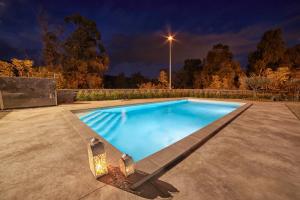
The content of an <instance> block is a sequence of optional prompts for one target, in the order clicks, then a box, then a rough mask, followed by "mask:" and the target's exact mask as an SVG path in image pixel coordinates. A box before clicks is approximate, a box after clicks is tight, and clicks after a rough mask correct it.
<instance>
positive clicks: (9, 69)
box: [0, 60, 16, 76]
mask: <svg viewBox="0 0 300 200" xmlns="http://www.w3.org/2000/svg"><path fill="white" fill-rule="evenodd" d="M15 74H16V70H15V69H14V67H13V65H12V64H11V63H9V62H5V61H2V60H0V76H14V75H15Z"/></svg>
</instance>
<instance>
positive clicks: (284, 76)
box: [264, 67, 291, 90]
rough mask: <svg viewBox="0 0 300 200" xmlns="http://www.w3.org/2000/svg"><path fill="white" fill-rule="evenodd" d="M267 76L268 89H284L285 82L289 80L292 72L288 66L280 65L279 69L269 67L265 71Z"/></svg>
mask: <svg viewBox="0 0 300 200" xmlns="http://www.w3.org/2000/svg"><path fill="white" fill-rule="evenodd" d="M264 75H265V77H266V78H267V79H268V80H269V84H268V89H271V90H276V89H284V87H285V83H286V82H287V81H288V80H289V78H290V75H291V72H290V70H289V68H288V67H280V68H278V69H277V70H274V71H273V70H272V69H270V68H267V69H266V70H265V71H264Z"/></svg>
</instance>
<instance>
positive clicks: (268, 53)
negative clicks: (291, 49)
mask: <svg viewBox="0 0 300 200" xmlns="http://www.w3.org/2000/svg"><path fill="white" fill-rule="evenodd" d="M285 50H286V48H285V44H284V41H283V39H282V32H281V29H275V30H269V31H267V32H265V33H264V35H263V36H262V38H261V41H260V42H259V43H258V45H257V49H256V51H254V52H252V53H250V54H249V56H248V61H249V71H250V72H251V73H255V74H256V75H261V74H262V72H263V71H264V70H265V69H267V68H271V69H273V70H274V69H277V68H278V67H279V66H280V64H281V63H282V61H283V58H284V54H285Z"/></svg>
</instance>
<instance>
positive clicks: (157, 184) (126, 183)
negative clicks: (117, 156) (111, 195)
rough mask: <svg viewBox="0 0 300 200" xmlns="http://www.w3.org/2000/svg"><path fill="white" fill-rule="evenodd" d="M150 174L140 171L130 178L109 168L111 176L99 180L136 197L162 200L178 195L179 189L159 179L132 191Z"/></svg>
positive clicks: (113, 168)
mask: <svg viewBox="0 0 300 200" xmlns="http://www.w3.org/2000/svg"><path fill="white" fill-rule="evenodd" d="M147 175H148V174H147V173H145V172H142V171H139V170H136V172H135V173H134V174H132V175H130V176H129V177H127V178H126V177H125V176H124V175H123V174H122V173H121V171H120V170H119V168H118V167H112V166H110V167H109V174H108V175H106V176H103V177H100V178H99V179H98V180H99V181H101V182H103V183H106V184H108V185H111V186H114V187H117V188H119V189H121V190H124V191H127V192H131V193H133V194H135V195H138V196H140V197H143V198H147V199H155V198H157V197H161V198H172V197H173V195H172V193H178V192H179V191H178V189H177V188H175V187H174V186H173V185H171V184H169V183H167V182H164V181H161V180H159V179H154V180H151V181H149V182H146V183H144V184H143V185H142V186H141V187H139V188H138V189H137V190H135V191H133V190H131V189H130V186H131V184H133V183H135V182H137V181H138V180H140V179H142V178H144V177H145V176H147Z"/></svg>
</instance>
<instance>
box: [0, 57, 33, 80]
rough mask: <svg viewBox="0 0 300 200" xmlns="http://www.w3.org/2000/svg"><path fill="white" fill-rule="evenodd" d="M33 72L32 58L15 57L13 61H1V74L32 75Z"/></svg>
mask: <svg viewBox="0 0 300 200" xmlns="http://www.w3.org/2000/svg"><path fill="white" fill-rule="evenodd" d="M32 72H33V61H32V60H20V59H16V58H13V59H11V62H10V63H9V62H5V61H0V75H1V76H31V74H32Z"/></svg>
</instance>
